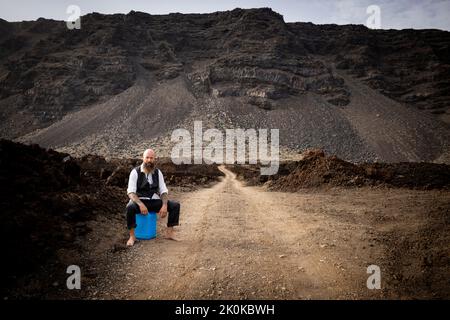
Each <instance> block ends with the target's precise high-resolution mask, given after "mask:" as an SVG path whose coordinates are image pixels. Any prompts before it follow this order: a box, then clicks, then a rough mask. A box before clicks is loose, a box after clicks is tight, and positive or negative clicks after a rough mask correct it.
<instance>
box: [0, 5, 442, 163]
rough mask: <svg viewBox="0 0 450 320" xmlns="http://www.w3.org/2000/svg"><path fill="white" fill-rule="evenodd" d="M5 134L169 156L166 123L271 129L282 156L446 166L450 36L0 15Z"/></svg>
mask: <svg viewBox="0 0 450 320" xmlns="http://www.w3.org/2000/svg"><path fill="white" fill-rule="evenodd" d="M0 30H1V31H2V32H1V36H0V48H1V50H0V119H1V124H0V136H1V137H3V138H8V139H16V140H18V141H22V142H33V143H38V144H40V145H42V146H46V147H52V148H56V149H57V150H60V151H64V152H70V153H72V154H76V155H83V154H90V153H94V154H100V155H110V154H111V153H113V154H114V156H118V157H120V156H128V157H134V156H137V155H138V154H139V153H140V152H141V151H142V148H143V147H144V146H148V145H153V146H155V147H156V148H157V149H158V150H160V154H161V155H168V153H169V151H170V146H171V144H170V135H171V132H172V130H173V129H175V128H185V129H188V130H190V131H192V130H193V121H198V120H202V121H203V126H204V129H206V128H209V127H215V128H219V129H224V128H235V127H240V128H268V129H270V128H275V129H280V143H281V145H282V147H283V148H282V153H283V154H282V155H283V156H284V157H286V158H287V157H294V158H295V155H296V154H297V153H298V151H302V150H304V149H306V148H311V147H318V148H322V149H324V150H325V151H326V152H327V153H330V154H335V155H337V156H339V157H340V158H342V159H345V160H349V161H355V162H361V161H388V162H395V161H436V162H448V161H449V155H450V152H449V145H448V141H450V125H449V117H450V115H449V114H450V109H449V106H448V95H449V86H450V82H449V79H450V77H449V68H450V66H449V60H448V57H449V56H450V55H449V52H448V51H449V44H450V35H449V32H445V31H439V30H400V31H395V30H387V31H386V30H370V29H367V28H366V27H364V26H354V25H349V26H337V25H313V24H311V23H285V22H284V20H283V17H282V16H281V15H279V14H277V13H276V12H273V11H272V10H271V9H268V8H266V9H248V10H247V9H246V10H242V9H235V10H232V11H227V12H215V13H211V14H169V15H150V14H146V13H140V12H133V11H132V12H130V13H129V14H126V15H123V14H114V15H102V14H97V13H93V14H88V15H86V16H83V17H82V28H81V29H80V30H76V29H75V30H68V29H67V28H66V26H65V23H64V22H62V21H53V20H46V19H39V20H37V21H31V22H20V23H9V22H6V21H3V20H2V21H0Z"/></svg>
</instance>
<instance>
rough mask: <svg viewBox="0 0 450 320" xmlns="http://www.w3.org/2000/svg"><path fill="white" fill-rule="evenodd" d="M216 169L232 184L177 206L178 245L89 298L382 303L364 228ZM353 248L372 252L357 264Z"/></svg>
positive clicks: (110, 277) (133, 266)
mask: <svg viewBox="0 0 450 320" xmlns="http://www.w3.org/2000/svg"><path fill="white" fill-rule="evenodd" d="M220 169H221V170H222V171H223V172H224V173H225V175H226V176H225V178H224V179H223V180H222V181H221V182H220V183H218V184H216V185H214V186H213V187H212V188H208V189H201V190H199V191H196V192H193V193H190V194H187V195H184V196H183V197H182V199H180V200H181V203H182V214H183V216H182V219H181V226H180V227H179V232H178V236H179V238H180V239H182V241H180V242H174V241H170V240H164V239H162V238H161V237H158V238H156V239H154V240H151V241H141V242H139V243H138V244H136V245H135V246H134V247H133V248H131V249H129V250H127V251H126V252H123V253H122V254H120V255H118V257H117V260H116V261H114V262H113V263H111V266H110V272H108V273H107V274H105V275H101V278H102V279H103V281H102V283H101V284H99V285H98V288H95V290H93V291H92V292H91V297H92V298H106V299H108V298H120V299H206V298H208V299H270V298H275V299H277V298H280V299H309V298H325V299H329V298H356V297H358V298H361V297H367V298H376V297H379V296H380V294H381V292H382V290H381V291H377V292H375V291H374V290H368V289H367V288H366V279H367V276H368V275H367V274H366V267H367V266H368V265H369V264H371V263H369V257H370V256H371V255H372V254H374V253H375V252H374V249H373V248H372V249H371V250H369V249H370V248H371V247H370V245H369V244H368V241H369V238H367V235H370V230H367V228H366V227H364V225H365V224H360V225H358V224H354V223H353V222H352V221H345V219H344V220H343V219H342V218H339V222H338V221H337V220H336V221H335V220H333V216H324V215H323V214H321V213H320V210H319V211H317V212H309V211H306V210H304V208H305V207H307V204H308V201H310V200H311V199H312V198H314V199H315V200H314V201H315V202H317V201H318V202H319V209H320V196H317V195H313V196H311V195H304V196H299V194H290V193H279V192H264V191H263V190H262V189H259V188H255V187H244V186H242V184H241V183H240V182H239V181H237V180H236V179H235V175H234V174H233V173H232V172H230V171H229V170H227V169H225V168H220ZM317 197H319V198H317ZM316 205H317V203H316ZM358 226H359V227H358ZM355 241H356V243H357V244H355ZM355 246H359V247H364V248H368V250H366V251H364V250H358V251H362V252H361V253H363V256H357V254H356V253H355V250H356V249H355ZM358 254H359V255H361V254H360V253H358Z"/></svg>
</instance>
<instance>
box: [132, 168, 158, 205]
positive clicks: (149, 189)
mask: <svg viewBox="0 0 450 320" xmlns="http://www.w3.org/2000/svg"><path fill="white" fill-rule="evenodd" d="M134 170H136V172H137V174H138V179H137V186H136V194H137V195H138V197H148V198H150V199H151V198H152V196H153V194H155V193H158V192H159V170H158V169H157V168H155V170H154V172H153V174H152V180H153V182H152V184H151V185H150V183H148V180H147V177H146V176H145V172H142V171H141V166H138V167H136V168H134Z"/></svg>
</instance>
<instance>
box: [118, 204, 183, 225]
mask: <svg viewBox="0 0 450 320" xmlns="http://www.w3.org/2000/svg"><path fill="white" fill-rule="evenodd" d="M141 201H142V202H143V203H144V205H145V206H146V207H147V210H148V212H159V209H161V207H162V200H160V199H151V200H145V199H142V200H141ZM125 211H126V215H127V227H128V229H135V228H136V226H137V225H136V213H140V212H141V210H140V209H139V206H138V205H137V204H136V203H134V202H133V201H131V200H130V201H129V202H128V204H127V207H126V209H125ZM167 212H168V218H167V226H168V227H173V226H177V225H178V220H179V218H180V203H178V202H177V201H171V200H169V201H167Z"/></svg>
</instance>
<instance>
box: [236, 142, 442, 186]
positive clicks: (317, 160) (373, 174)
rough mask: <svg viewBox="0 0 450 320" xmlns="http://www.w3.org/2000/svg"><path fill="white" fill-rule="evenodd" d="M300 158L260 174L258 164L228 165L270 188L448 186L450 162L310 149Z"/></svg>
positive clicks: (248, 179)
mask: <svg viewBox="0 0 450 320" xmlns="http://www.w3.org/2000/svg"><path fill="white" fill-rule="evenodd" d="M302 157H303V158H302V160H300V161H289V162H283V163H281V164H280V168H279V171H278V174H276V175H273V176H260V170H259V168H258V167H257V166H231V168H232V170H233V171H234V172H236V173H237V175H238V177H239V178H240V179H242V180H244V181H246V182H247V184H249V185H259V184H264V183H267V186H268V188H269V189H270V190H277V191H298V190H300V189H302V188H315V187H323V186H331V187H358V186H376V185H386V186H392V187H403V188H412V189H434V188H438V189H447V188H450V166H449V165H446V164H436V163H425V162H419V163H413V162H400V163H389V164H388V163H362V164H353V163H350V162H347V161H344V160H342V159H339V158H337V157H336V156H326V155H325V153H324V151H323V150H320V149H311V150H307V151H305V152H304V153H303V154H302Z"/></svg>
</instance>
